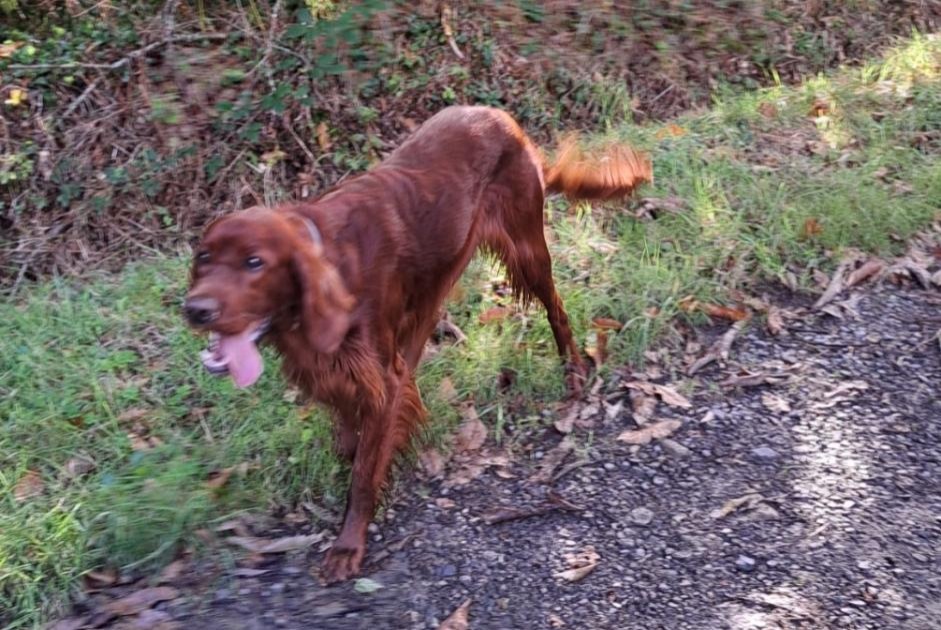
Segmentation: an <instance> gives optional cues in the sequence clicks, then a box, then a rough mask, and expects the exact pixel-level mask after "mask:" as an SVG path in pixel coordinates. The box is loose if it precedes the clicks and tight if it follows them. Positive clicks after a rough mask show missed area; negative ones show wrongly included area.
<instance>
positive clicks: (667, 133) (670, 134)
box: [655, 122, 686, 140]
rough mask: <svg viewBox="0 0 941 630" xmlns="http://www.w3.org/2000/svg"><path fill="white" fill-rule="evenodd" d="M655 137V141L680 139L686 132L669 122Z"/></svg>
mask: <svg viewBox="0 0 941 630" xmlns="http://www.w3.org/2000/svg"><path fill="white" fill-rule="evenodd" d="M655 135H656V137H657V140H663V139H664V138H680V137H682V136H685V135H686V130H685V129H683V128H682V127H680V126H679V125H677V124H676V123H672V122H671V123H667V124H666V125H664V126H663V127H662V128H661V129H660V130H659V131H657V133H656V134H655Z"/></svg>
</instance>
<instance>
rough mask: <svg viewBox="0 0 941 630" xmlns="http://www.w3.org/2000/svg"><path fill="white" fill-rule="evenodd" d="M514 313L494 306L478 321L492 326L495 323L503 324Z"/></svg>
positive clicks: (502, 307)
mask: <svg viewBox="0 0 941 630" xmlns="http://www.w3.org/2000/svg"><path fill="white" fill-rule="evenodd" d="M512 313H513V311H512V310H511V309H508V308H506V307H505V306H493V307H491V308H488V309H487V310H486V311H484V312H483V313H481V314H480V317H479V318H478V320H479V321H480V323H481V324H484V325H486V324H492V323H493V322H502V321H503V320H504V319H506V318H507V317H509V316H510V315H511V314H512Z"/></svg>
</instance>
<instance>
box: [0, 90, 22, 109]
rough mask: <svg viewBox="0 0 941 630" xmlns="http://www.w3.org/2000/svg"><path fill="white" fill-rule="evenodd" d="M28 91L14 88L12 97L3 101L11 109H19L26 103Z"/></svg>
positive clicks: (11, 91)
mask: <svg viewBox="0 0 941 630" xmlns="http://www.w3.org/2000/svg"><path fill="white" fill-rule="evenodd" d="M26 95H27V92H26V90H23V89H21V88H13V89H12V90H10V96H8V97H7V99H6V100H5V101H3V103H4V105H9V106H10V107H18V106H20V105H22V104H23V103H24V102H25V101H26Z"/></svg>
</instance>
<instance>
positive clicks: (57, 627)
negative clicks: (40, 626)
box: [46, 615, 88, 630]
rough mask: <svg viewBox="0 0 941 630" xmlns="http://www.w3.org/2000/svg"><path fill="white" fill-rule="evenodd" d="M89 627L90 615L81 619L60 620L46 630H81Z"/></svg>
mask: <svg viewBox="0 0 941 630" xmlns="http://www.w3.org/2000/svg"><path fill="white" fill-rule="evenodd" d="M87 626H88V615H82V616H81V617H68V618H67V619H60V620H59V621H57V622H55V623H54V624H52V625H51V626H49V627H48V628H47V629H46V630H80V629H81V628H85V627H87Z"/></svg>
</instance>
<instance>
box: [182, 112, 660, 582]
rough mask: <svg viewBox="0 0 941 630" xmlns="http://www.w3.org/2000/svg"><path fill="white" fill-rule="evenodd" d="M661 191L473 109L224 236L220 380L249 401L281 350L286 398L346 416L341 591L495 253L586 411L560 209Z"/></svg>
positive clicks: (210, 311) (199, 290) (221, 226)
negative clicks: (550, 229) (442, 346)
mask: <svg viewBox="0 0 941 630" xmlns="http://www.w3.org/2000/svg"><path fill="white" fill-rule="evenodd" d="M651 177H652V167H651V163H650V161H649V160H648V159H647V158H646V157H645V156H643V155H641V154H639V153H637V152H635V151H634V150H633V149H631V148H629V147H626V146H621V145H609V146H607V147H606V148H604V149H602V150H600V151H599V152H598V154H597V156H596V157H595V158H594V159H589V158H588V157H586V156H585V155H584V153H583V152H582V151H581V150H580V149H579V147H578V143H577V142H576V141H575V140H572V139H569V140H567V141H564V142H563V143H562V145H561V146H560V148H559V150H558V151H557V154H556V157H555V160H554V161H552V162H551V163H548V162H547V161H546V160H545V159H544V157H543V155H542V153H541V152H540V150H539V148H538V147H537V146H536V145H535V144H534V143H533V142H532V141H531V140H530V139H529V138H528V137H527V136H526V134H525V133H524V132H523V130H522V129H521V128H520V126H519V125H518V124H517V123H516V121H515V120H514V119H513V118H512V117H511V116H510V115H509V114H507V113H505V112H503V111H501V110H498V109H494V108H489V107H467V106H456V107H449V108H447V109H444V110H442V111H440V112H439V113H437V114H436V115H434V116H433V117H431V118H430V119H428V120H427V121H426V122H425V123H424V124H423V125H422V126H421V127H420V128H419V129H418V130H417V131H415V133H414V134H412V135H411V137H409V138H408V139H407V140H406V141H405V142H404V143H403V144H402V145H401V146H400V147H399V148H398V149H397V150H395V151H394V152H393V153H392V154H391V155H390V156H389V157H388V158H386V159H385V160H384V161H383V162H381V163H380V164H378V165H377V166H375V167H374V168H372V169H371V170H369V171H368V172H366V173H364V174H362V175H359V176H357V177H354V178H351V179H349V180H347V181H345V182H343V183H341V184H340V185H339V186H337V187H336V188H334V189H332V190H331V191H329V192H327V193H326V194H324V195H322V196H321V197H319V198H318V199H316V200H314V201H307V202H297V203H285V204H283V205H279V206H277V207H273V208H266V207H253V208H249V209H246V210H243V211H241V212H238V213H235V214H231V215H228V216H225V217H222V218H220V219H218V220H216V221H214V222H213V223H211V224H210V225H209V227H208V228H207V229H206V231H205V233H204V235H203V237H202V240H201V243H200V244H199V246H198V247H197V248H196V250H195V252H196V253H195V258H194V261H193V267H192V272H191V283H190V289H189V292H188V294H187V296H186V299H185V302H184V307H183V308H184V314H185V317H186V319H187V320H188V322H189V324H190V325H191V326H192V327H194V328H195V329H197V330H200V331H205V332H208V333H209V339H210V341H209V348H208V349H207V350H206V351H204V352H203V354H202V359H203V363H204V364H205V366H206V368H207V369H208V370H209V371H210V372H213V373H215V374H228V375H229V376H230V377H231V378H232V380H233V381H234V383H235V385H236V386H237V387H248V386H250V385H252V384H253V383H254V382H255V381H256V380H257V379H258V377H259V375H260V374H261V373H262V369H263V362H262V357H261V354H260V353H259V350H258V345H259V343H260V342H261V341H262V340H264V341H266V342H270V343H271V344H272V345H273V346H274V347H275V348H276V349H277V351H278V353H279V354H280V356H281V357H282V369H283V372H284V375H285V377H286V378H287V380H288V381H290V382H292V383H293V384H295V385H296V386H297V387H298V388H299V389H300V390H301V391H302V392H303V393H304V394H306V395H307V396H309V397H310V398H312V399H313V400H315V401H318V402H320V403H322V404H325V405H327V406H329V407H330V408H331V409H332V411H333V412H334V418H335V428H336V447H337V449H338V452H339V453H340V455H342V456H343V457H344V458H346V459H347V460H349V461H350V462H351V464H352V481H351V484H350V488H349V493H348V497H347V505H346V514H345V517H344V521H343V526H342V528H341V530H340V533H339V535H338V537H337V539H336V541H335V542H334V544H333V546H332V547H331V548H330V550H329V551H328V552H327V555H326V558H325V560H324V563H323V567H322V577H323V580H324V581H325V582H326V583H333V582H339V581H343V580H346V579H348V578H350V577H353V576H355V575H357V574H358V573H359V572H360V569H361V567H362V562H363V557H364V554H365V552H366V533H367V531H366V530H367V526H368V524H369V522H370V520H371V519H372V518H373V516H374V514H375V510H376V507H377V504H378V501H379V499H380V493H381V491H382V489H383V486H384V484H385V482H386V478H387V476H388V473H389V468H390V464H391V463H392V460H393V458H394V456H395V455H396V453H397V452H399V451H400V450H401V449H403V448H404V447H405V446H406V445H407V444H408V443H409V440H410V438H411V436H412V435H413V434H414V433H415V431H416V429H417V428H418V427H419V426H420V425H421V424H422V423H423V422H424V421H425V419H426V415H427V413H426V410H425V407H424V405H423V404H422V400H421V396H420V395H419V391H418V388H417V387H416V384H415V370H416V368H417V367H418V364H419V360H420V359H421V356H422V351H423V348H424V346H425V342H426V341H427V339H428V338H429V336H430V335H431V334H432V332H433V331H434V329H435V325H436V324H437V322H438V320H439V313H440V309H441V307H442V304H443V302H444V301H445V299H446V297H447V295H448V293H449V291H450V290H451V288H452V286H453V285H454V283H455V282H456V281H457V280H458V278H459V276H460V274H461V273H462V272H463V271H464V269H465V267H466V266H467V264H468V263H469V262H470V260H471V258H472V257H473V255H474V253H475V252H476V251H477V250H478V248H481V247H482V248H485V249H487V250H489V251H490V252H492V253H493V254H494V255H496V257H497V258H498V259H499V260H500V261H502V263H503V264H504V265H505V267H506V270H507V272H508V276H509V279H510V282H511V285H512V288H513V290H514V292H515V294H516V295H517V296H518V297H519V298H520V300H521V301H523V302H524V303H525V302H530V301H532V300H534V299H537V300H539V302H541V303H542V305H543V306H544V307H545V310H546V314H547V317H548V319H549V324H550V326H551V328H552V333H553V335H554V337H555V342H556V345H557V346H558V351H559V354H560V355H561V356H562V357H563V359H564V360H565V361H566V362H567V369H568V375H567V383H568V387H569V391H570V392H571V393H572V395H577V394H578V392H579V391H580V387H581V384H582V383H583V382H584V379H585V377H586V367H585V363H584V361H583V360H582V357H581V355H580V353H579V350H578V347H577V345H576V343H575V340H574V338H573V336H572V330H571V327H570V325H569V321H568V316H567V315H566V313H565V309H564V308H563V304H562V300H561V298H560V297H559V295H558V293H557V292H556V289H555V285H554V283H553V279H552V261H551V259H550V256H549V249H548V247H547V246H546V241H545V237H544V233H543V213H544V204H545V199H546V194H547V193H562V194H564V195H566V196H567V197H568V198H570V199H573V200H578V199H585V200H607V199H612V198H617V197H623V196H626V195H628V194H630V193H631V192H632V191H633V190H634V189H635V188H636V187H637V186H638V185H639V184H641V183H643V182H647V181H650V180H651Z"/></svg>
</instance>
